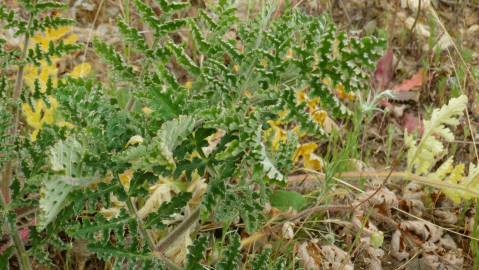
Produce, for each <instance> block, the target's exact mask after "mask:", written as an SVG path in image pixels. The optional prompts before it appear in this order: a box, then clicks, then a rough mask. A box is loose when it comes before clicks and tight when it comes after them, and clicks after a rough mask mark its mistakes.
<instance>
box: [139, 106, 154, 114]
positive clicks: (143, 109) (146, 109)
mask: <svg viewBox="0 0 479 270" xmlns="http://www.w3.org/2000/svg"><path fill="white" fill-rule="evenodd" d="M141 111H142V112H143V113H144V114H146V115H150V114H151V113H152V112H153V110H152V109H151V108H150V107H143V108H142V109H141Z"/></svg>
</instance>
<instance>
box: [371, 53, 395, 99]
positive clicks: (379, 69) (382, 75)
mask: <svg viewBox="0 0 479 270" xmlns="http://www.w3.org/2000/svg"><path fill="white" fill-rule="evenodd" d="M393 58H394V55H393V50H392V48H389V49H388V51H387V52H386V54H385V55H383V57H381V59H379V60H378V63H377V64H376V70H375V71H374V86H375V87H376V88H377V89H380V90H384V89H386V87H387V86H388V85H389V83H390V82H391V80H392V78H393V75H394V67H393Z"/></svg>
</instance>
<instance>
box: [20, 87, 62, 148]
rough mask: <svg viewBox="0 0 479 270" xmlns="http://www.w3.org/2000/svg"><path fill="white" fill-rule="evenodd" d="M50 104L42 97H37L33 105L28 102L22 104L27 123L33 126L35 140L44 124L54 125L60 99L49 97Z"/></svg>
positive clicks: (32, 138) (32, 136) (32, 135)
mask: <svg viewBox="0 0 479 270" xmlns="http://www.w3.org/2000/svg"><path fill="white" fill-rule="evenodd" d="M48 102H49V103H50V105H49V106H47V105H46V104H45V102H44V101H43V100H42V99H37V100H36V101H35V102H34V104H33V107H32V106H30V104H28V103H23V104H22V112H23V115H24V116H25V121H26V122H27V124H28V125H29V126H30V127H32V128H33V131H32V134H31V140H32V141H35V140H36V139H37V135H38V132H39V130H40V129H41V128H42V127H43V125H44V124H49V125H52V124H53V123H54V121H55V113H56V110H57V107H58V101H57V100H56V99H55V98H54V97H52V96H49V97H48Z"/></svg>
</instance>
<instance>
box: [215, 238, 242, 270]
mask: <svg viewBox="0 0 479 270" xmlns="http://www.w3.org/2000/svg"><path fill="white" fill-rule="evenodd" d="M229 240H230V243H229V245H228V246H227V247H226V248H225V250H224V251H223V256H222V257H223V258H222V259H221V260H220V261H219V262H218V263H217V264H216V269H217V270H233V269H238V268H239V266H240V264H239V262H240V259H241V251H240V246H241V243H240V237H239V235H238V234H237V233H235V234H233V235H232V236H231V237H229Z"/></svg>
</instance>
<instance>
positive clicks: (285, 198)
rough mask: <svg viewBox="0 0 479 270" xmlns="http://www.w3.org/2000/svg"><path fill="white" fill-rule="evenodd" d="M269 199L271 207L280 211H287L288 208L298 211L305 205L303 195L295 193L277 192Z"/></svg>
mask: <svg viewBox="0 0 479 270" xmlns="http://www.w3.org/2000/svg"><path fill="white" fill-rule="evenodd" d="M269 199H270V202H271V206H273V207H276V208H278V209H280V210H282V211H287V210H288V209H289V208H290V207H291V208H293V209H294V210H297V211H299V210H301V209H302V208H303V207H304V206H305V205H306V204H307V202H306V199H305V198H304V197H303V195H301V194H299V193H298V192H295V191H285V190H277V191H275V192H274V193H273V194H272V195H271V196H270V198H269Z"/></svg>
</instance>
